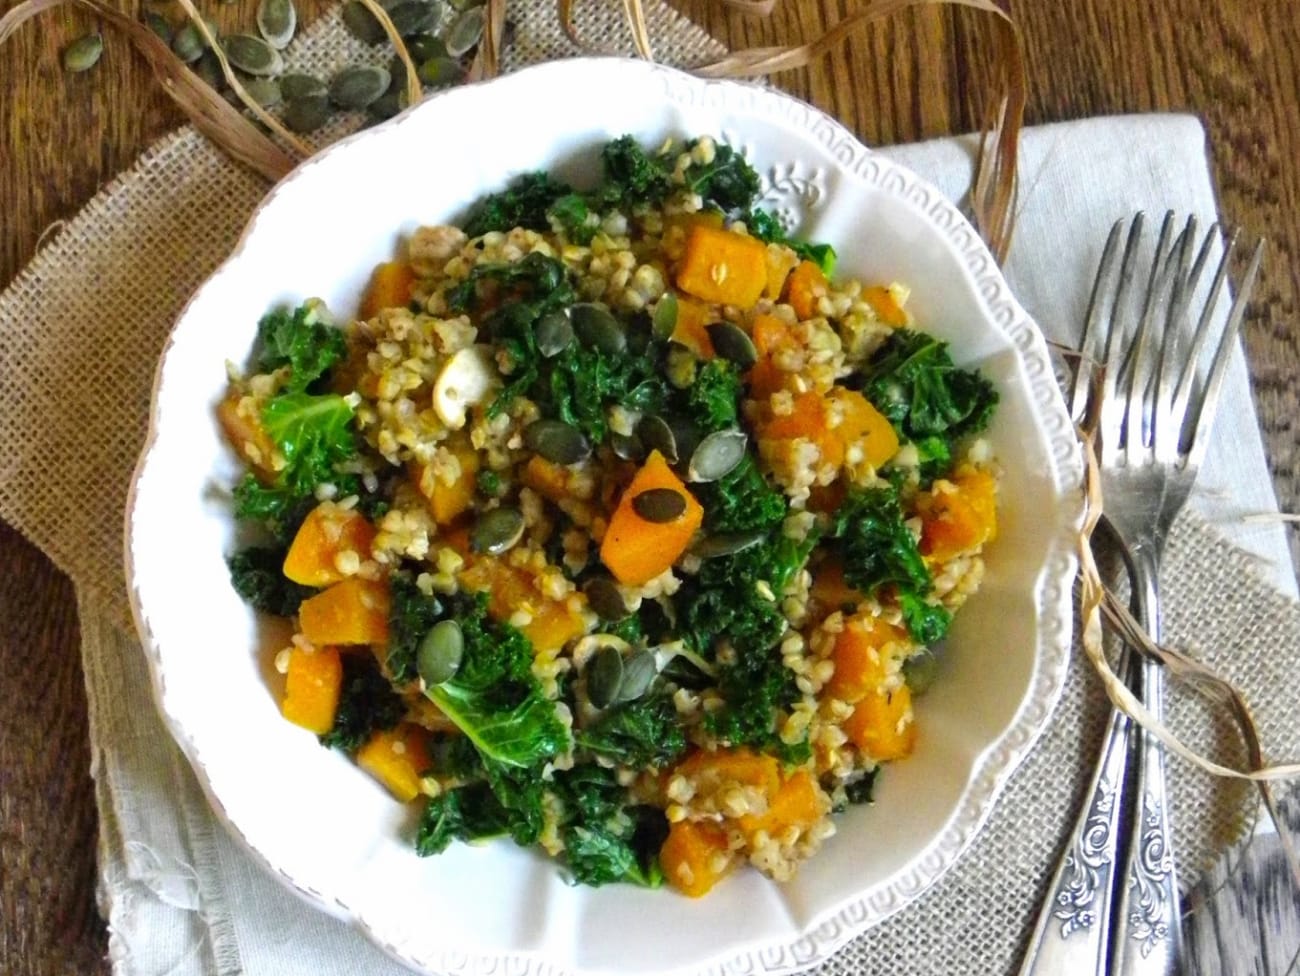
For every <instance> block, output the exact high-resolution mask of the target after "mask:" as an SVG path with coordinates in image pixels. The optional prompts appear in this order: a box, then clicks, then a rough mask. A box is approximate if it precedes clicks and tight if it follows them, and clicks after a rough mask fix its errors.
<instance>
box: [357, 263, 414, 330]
mask: <svg viewBox="0 0 1300 976" xmlns="http://www.w3.org/2000/svg"><path fill="white" fill-rule="evenodd" d="M414 287H415V271H414V270H413V269H412V268H411V266H410V265H409V264H407V263H406V262H405V261H385V262H384V263H383V264H379V265H376V266H375V270H374V271H373V272H372V273H371V275H370V284H369V285H367V286H366V293H365V295H364V296H363V297H362V299H361V308H360V309H359V310H358V311H357V318H359V319H362V320H363V321H364V320H365V319H373V318H374V317H375V316H376V315H378V314H379V313H380V312H382V311H383V310H384V309H386V308H405V307H406V306H407V305H408V304H409V303H410V301H411V290H412V289H413V288H414Z"/></svg>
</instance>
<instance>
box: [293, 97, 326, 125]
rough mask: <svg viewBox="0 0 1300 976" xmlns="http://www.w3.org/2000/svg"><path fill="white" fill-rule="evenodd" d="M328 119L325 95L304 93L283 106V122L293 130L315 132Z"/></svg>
mask: <svg viewBox="0 0 1300 976" xmlns="http://www.w3.org/2000/svg"><path fill="white" fill-rule="evenodd" d="M329 119H330V100H329V98H327V97H326V96H325V95H304V96H302V97H300V98H294V99H290V100H289V101H288V102H286V103H285V106H284V124H285V125H286V126H288V127H289V128H290V129H291V130H292V131H294V132H315V131H316V130H317V129H319V128H320V127H321V126H322V125H324V124H325V123H326V122H328V121H329Z"/></svg>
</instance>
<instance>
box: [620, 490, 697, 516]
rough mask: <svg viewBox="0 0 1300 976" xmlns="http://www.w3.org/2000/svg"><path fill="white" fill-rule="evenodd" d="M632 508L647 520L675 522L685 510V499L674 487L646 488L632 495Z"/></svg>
mask: <svg viewBox="0 0 1300 976" xmlns="http://www.w3.org/2000/svg"><path fill="white" fill-rule="evenodd" d="M632 510H633V511H634V512H636V513H637V515H639V516H641V517H642V518H643V519H645V520H646V521H647V522H676V521H677V520H678V519H679V518H681V517H682V515H684V514H685V512H686V499H685V498H683V497H682V493H681V492H680V491H677V490H676V489H675V488H648V489H646V490H645V491H643V492H641V493H639V494H637V495H634V496H633V497H632Z"/></svg>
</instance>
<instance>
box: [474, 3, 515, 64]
mask: <svg viewBox="0 0 1300 976" xmlns="http://www.w3.org/2000/svg"><path fill="white" fill-rule="evenodd" d="M483 9H484V12H485V14H486V18H485V20H484V24H483V37H482V39H481V40H480V41H479V45H478V50H477V51H475V52H474V60H473V62H471V64H470V66H469V71H468V73H467V74H466V79H467V80H468V81H482V80H484V79H485V78H495V77H496V74H497V71H499V70H500V66H501V45H502V40H503V38H504V37H505V29H506V3H505V0H486V2H485V3H484V5H483Z"/></svg>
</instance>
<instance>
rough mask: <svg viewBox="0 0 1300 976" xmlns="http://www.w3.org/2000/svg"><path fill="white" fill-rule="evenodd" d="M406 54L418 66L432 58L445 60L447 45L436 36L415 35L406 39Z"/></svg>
mask: <svg viewBox="0 0 1300 976" xmlns="http://www.w3.org/2000/svg"><path fill="white" fill-rule="evenodd" d="M406 53H407V54H409V55H410V56H411V60H412V61H414V62H415V63H416V64H423V63H424V62H425V61H428V60H429V59H431V58H445V57H446V56H447V45H445V44H443V43H442V38H440V37H438V36H437V35H436V34H415V35H413V36H411V37H408V38H406Z"/></svg>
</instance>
